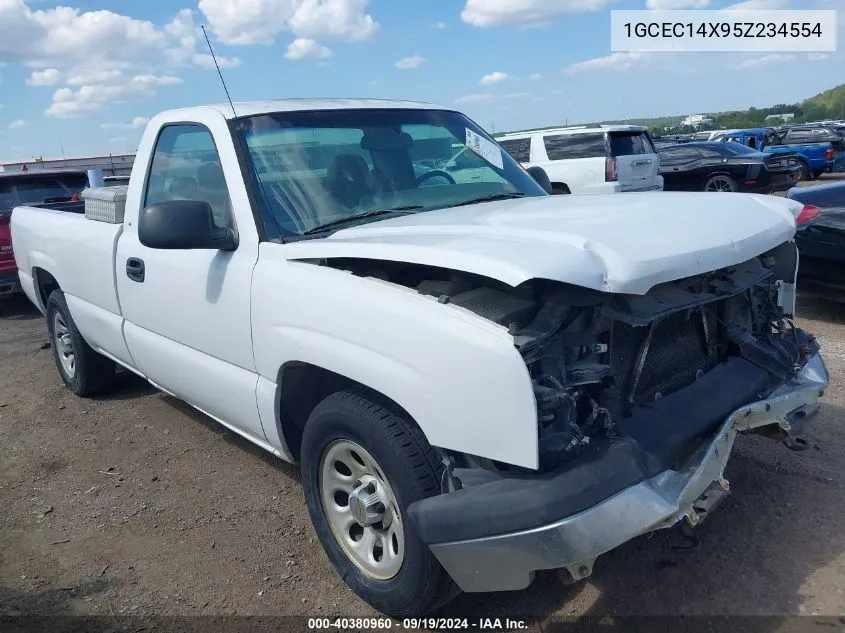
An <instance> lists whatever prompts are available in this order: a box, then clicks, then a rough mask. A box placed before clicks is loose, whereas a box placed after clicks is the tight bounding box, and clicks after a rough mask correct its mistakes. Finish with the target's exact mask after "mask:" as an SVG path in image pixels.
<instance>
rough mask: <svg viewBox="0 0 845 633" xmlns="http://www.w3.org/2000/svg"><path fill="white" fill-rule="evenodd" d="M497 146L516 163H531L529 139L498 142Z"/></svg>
mask: <svg viewBox="0 0 845 633" xmlns="http://www.w3.org/2000/svg"><path fill="white" fill-rule="evenodd" d="M499 145H501V146H502V149H503V150H505V151H506V152H507V153H508V154H510V155H511V157H512V158H513V159H514V160H515V161H516V162H518V163H529V162H531V137H528V138H512V139H507V140H504V141H499Z"/></svg>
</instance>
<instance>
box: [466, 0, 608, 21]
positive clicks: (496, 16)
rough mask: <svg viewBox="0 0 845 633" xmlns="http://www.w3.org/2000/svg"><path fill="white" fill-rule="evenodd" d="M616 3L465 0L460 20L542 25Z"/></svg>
mask: <svg viewBox="0 0 845 633" xmlns="http://www.w3.org/2000/svg"><path fill="white" fill-rule="evenodd" d="M612 1H613V0H466V5H465V6H464V10H463V11H462V12H461V19H462V20H463V21H464V22H466V23H467V24H471V25H472V26H479V27H488V26H539V25H543V24H548V23H549V21H550V20H551V19H552V18H555V17H559V16H561V15H565V14H567V13H587V12H590V11H600V10H601V9H604V8H605V7H606V6H608V5H610V4H611V3H612Z"/></svg>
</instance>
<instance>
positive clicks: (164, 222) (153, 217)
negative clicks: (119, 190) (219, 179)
mask: <svg viewBox="0 0 845 633" xmlns="http://www.w3.org/2000/svg"><path fill="white" fill-rule="evenodd" d="M138 239H139V240H140V242H141V244H143V245H144V246H147V247H149V248H162V249H210V250H221V251H233V250H235V249H236V248H237V247H238V239H237V236H236V235H235V232H234V231H233V230H232V229H230V228H222V229H221V228H218V227H216V226H215V225H214V214H213V213H212V211H211V205H209V204H208V203H207V202H202V201H199V200H170V201H168V202H159V203H157V204H152V205H150V206H148V207H146V208H145V209H142V210H141V213H140V215H139V216H138Z"/></svg>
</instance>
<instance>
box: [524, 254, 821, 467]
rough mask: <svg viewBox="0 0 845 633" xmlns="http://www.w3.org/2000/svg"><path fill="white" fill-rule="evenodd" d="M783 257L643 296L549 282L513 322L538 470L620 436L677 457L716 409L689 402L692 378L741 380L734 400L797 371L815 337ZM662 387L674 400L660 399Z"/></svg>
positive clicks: (696, 394)
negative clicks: (698, 415)
mask: <svg viewBox="0 0 845 633" xmlns="http://www.w3.org/2000/svg"><path fill="white" fill-rule="evenodd" d="M785 246H791V245H785ZM781 250H785V249H783V248H782V249H781ZM778 268H779V267H778V258H777V257H776V256H775V255H773V254H767V255H764V256H762V257H758V258H754V259H752V260H749V261H747V262H743V263H741V264H738V265H736V266H732V267H730V268H726V269H722V270H717V271H714V272H712V273H708V274H705V275H699V276H696V277H692V278H688V279H683V280H680V281H676V282H672V283H667V284H663V285H661V286H658V287H656V288H654V289H652V291H651V292H649V293H648V294H647V295H644V296H632V295H602V294H601V293H594V292H591V291H583V290H579V289H570V288H564V287H561V288H556V289H554V290H552V291H551V292H549V294H548V295H547V296H546V299H545V302H544V303H543V305H542V307H541V308H540V310H539V311H538V313H537V316H536V318H535V319H534V320H533V321H532V322H531V323H529V324H527V325H526V327H524V328H521V329H519V330H518V331H516V332H515V333H514V340H515V343H516V345H517V347H518V348H519V349H520V352H521V353H522V354H523V357H524V358H525V361H526V364H527V366H528V367H529V371H530V372H531V375H532V381H533V385H534V391H535V395H536V399H537V407H538V423H539V446H540V470H541V471H546V470H549V469H554V468H556V467H558V466H560V465H561V464H562V463H565V462H567V461H570V460H572V459H574V458H576V457H577V456H578V455H580V454H581V453H583V452H584V451H585V450H588V449H589V447H590V445H591V443H593V444H594V443H596V442H602V441H603V440H608V439H613V438H618V437H621V436H624V437H629V438H632V439H634V440H636V441H638V442H640V443H642V444H644V445H647V446H649V447H650V448H652V449H653V451H654V452H655V454H656V455H657V456H658V457H659V458H661V459H662V460H664V461H665V463H666V464H667V465H668V466H671V465H673V464H676V463H679V461H681V460H683V459H684V458H685V457H686V456H688V455H689V454H690V452H691V451H692V450H694V449H695V447H696V445H697V443H699V442H700V441H703V440H704V439H706V438H707V436H708V434H711V433H712V432H713V430H714V428H715V425H717V424H718V423H719V421H720V420H719V419H714V420H709V419H703V418H702V419H701V420H694V419H691V418H694V415H692V416H691V415H690V414H688V413H685V411H684V410H685V409H687V408H690V409H693V408H701V402H699V399H700V398H701V397H702V395H703V394H702V393H700V392H701V391H702V390H701V389H696V388H691V387H693V386H694V385H695V383H698V382H699V381H702V380H703V381H704V383H702V384H705V383H707V384H711V386H712V387H716V386H717V385H718V384H719V383H720V382H721V380H724V381H726V382H733V381H734V380H737V381H739V380H741V381H743V386H744V387H747V389H742V390H739V391H738V392H737V393H736V398H733V399H731V398H729V397H728V400H727V402H729V403H730V404H731V405H736V406H739V405H740V404H744V402H747V401H749V400H751V399H756V398H759V397H762V396H763V395H764V394H765V393H766V392H767V391H768V390H771V389H772V388H774V387H775V386H776V385H778V384H780V383H782V382H784V381H788V380H790V379H791V378H792V377H793V376H794V375H795V374H796V373H798V372H800V371H801V369H802V368H803V367H804V365H805V364H806V363H807V361H808V360H809V359H810V358H812V357H813V356H814V355H815V354H816V353H817V352H818V350H819V346H818V344H817V342H816V341H815V339H814V337H813V336H812V335H811V334H808V333H807V332H804V331H803V330H801V329H800V328H798V327H796V326H795V325H794V323H793V322H792V319H791V315H790V314H789V313H788V312H787V309H788V310H789V311H790V312H791V308H790V307H787V309H785V308H784V301H783V299H784V295H785V294H786V293H785V292H784V285H785V284H788V283H789V281H785V280H784V279H783V278H782V277H779V270H778ZM787 270H788V269H787ZM788 279H789V278H788V277H787V280H788ZM712 372H716V375H715V376H711V374H712ZM719 378H721V380H719ZM734 391H736V390H731V393H733V392H734ZM680 392H683V393H684V395H675V394H678V393H680ZM719 394H720V391H716V392H713V391H710V392H709V395H708V396H707V397H708V398H713V397H714V396H716V397H719ZM669 396H675V397H674V398H673V399H672V401H673V403H674V404H673V406H671V407H670V406H667V403H661V401H662V400H663V399H665V398H667V397H669ZM722 396H725V397H727V396H729V394H725V393H723V394H722ZM664 411H665V412H666V415H665V416H662V415H661V412H664ZM787 427H788V425H783V426H782V428H783V429H784V430H786V429H787Z"/></svg>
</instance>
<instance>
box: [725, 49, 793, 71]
mask: <svg viewBox="0 0 845 633" xmlns="http://www.w3.org/2000/svg"><path fill="white" fill-rule="evenodd" d="M793 59H795V55H784V54H782V53H772V54H771V55H763V56H762V57H755V58H753V59H746V60H745V61H744V62H740V63H739V64H738V65H737V66H736V68H737V69H742V70H745V69H748V68H762V67H763V66H771V65H772V64H785V63H787V62H791V61H792V60H793Z"/></svg>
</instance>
